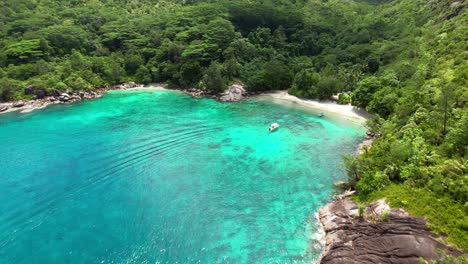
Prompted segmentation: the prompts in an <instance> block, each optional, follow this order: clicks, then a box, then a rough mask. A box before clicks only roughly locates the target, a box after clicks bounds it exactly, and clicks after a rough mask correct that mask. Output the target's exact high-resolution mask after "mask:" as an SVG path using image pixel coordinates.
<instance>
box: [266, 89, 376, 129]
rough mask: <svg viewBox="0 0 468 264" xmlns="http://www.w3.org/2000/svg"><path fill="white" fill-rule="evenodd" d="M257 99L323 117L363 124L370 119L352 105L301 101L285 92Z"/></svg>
mask: <svg viewBox="0 0 468 264" xmlns="http://www.w3.org/2000/svg"><path fill="white" fill-rule="evenodd" d="M258 97H259V98H262V99H266V100H269V101H272V102H274V103H279V104H291V103H292V104H298V105H300V106H303V107H306V108H310V109H312V110H317V111H319V112H323V113H324V115H325V116H330V115H331V116H333V117H337V118H345V119H347V120H350V121H354V122H358V123H364V122H365V121H367V120H369V119H371V118H372V116H371V115H370V114H369V113H367V112H366V111H365V110H363V109H359V108H357V107H355V106H352V105H339V104H337V103H335V102H332V101H322V102H319V101H316V100H309V99H301V98H298V97H296V96H293V95H290V94H288V92H287V91H278V92H271V93H265V94H261V95H259V96H258Z"/></svg>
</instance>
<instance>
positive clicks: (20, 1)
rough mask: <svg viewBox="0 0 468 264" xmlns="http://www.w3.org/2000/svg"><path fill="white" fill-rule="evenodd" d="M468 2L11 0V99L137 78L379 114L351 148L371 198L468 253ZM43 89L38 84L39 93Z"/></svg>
mask: <svg viewBox="0 0 468 264" xmlns="http://www.w3.org/2000/svg"><path fill="white" fill-rule="evenodd" d="M466 5H467V3H466V2H465V1H453V0H441V1H422V0H387V1H377V0H375V1H357V0H356V1H353V0H263V1H242V0H237V1H228V0H224V1H223V0H221V1H214V0H213V1H195V0H194V1H177V0H173V1H169V0H166V1H154V0H139V1H136V0H135V1H123V0H73V1H68V0H67V1H65V0H43V1H39V0H4V1H1V2H0V101H8V100H15V99H22V98H30V97H31V95H30V94H27V93H25V89H24V88H25V87H26V86H28V85H33V86H31V87H34V89H36V90H42V91H44V93H50V94H52V93H54V92H55V91H66V90H73V91H79V90H92V89H94V88H95V87H100V86H106V85H111V84H116V83H121V82H125V81H135V82H139V83H150V82H166V83H168V84H170V85H172V86H175V87H184V88H185V87H196V88H204V87H206V88H207V89H210V90H213V91H221V90H223V89H224V88H226V87H227V85H228V84H229V83H232V82H233V81H237V80H240V81H242V82H244V83H245V84H246V85H247V88H248V89H249V90H251V91H262V90H277V89H289V92H290V93H291V94H294V95H297V96H299V97H305V98H314V99H327V98H329V97H330V96H331V95H333V94H336V93H338V92H342V91H346V92H348V91H349V92H351V98H348V97H347V96H346V95H342V98H340V100H341V101H342V102H345V103H346V102H348V101H349V100H350V99H351V100H352V103H353V104H354V105H356V106H358V107H361V108H365V109H367V110H368V111H369V112H371V113H373V114H374V115H375V117H376V118H375V120H374V121H372V122H370V123H369V127H370V129H371V130H372V131H373V133H375V134H376V135H379V138H378V139H377V140H376V141H375V143H374V144H373V146H372V147H371V148H370V149H369V150H368V151H366V152H365V153H364V154H363V155H361V156H359V157H345V163H346V168H347V171H348V175H349V178H350V182H349V185H350V186H349V187H351V188H355V189H356V190H357V191H358V197H359V199H360V200H362V201H366V200H370V199H373V198H376V197H380V196H386V197H387V198H388V199H389V200H390V202H391V203H392V205H395V206H402V207H405V208H407V209H408V210H409V211H410V212H412V213H415V214H419V215H424V216H426V217H427V218H428V220H429V225H430V226H431V227H432V228H433V230H434V231H436V232H438V233H439V234H444V235H447V236H448V239H447V240H448V242H450V243H453V244H455V245H456V246H458V247H459V248H461V249H463V250H465V251H466V250H467V249H468V225H467V223H468V217H467V214H468V185H467V181H468V174H467V172H468V168H467V166H468V164H467V156H468V110H467V109H466V108H465V104H466V102H467V100H468V82H467V79H468V64H467V58H468V50H467V48H468V45H467V33H466V32H468V29H467V26H468V16H467V11H466ZM29 93H30V92H29Z"/></svg>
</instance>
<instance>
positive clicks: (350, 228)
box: [319, 199, 457, 264]
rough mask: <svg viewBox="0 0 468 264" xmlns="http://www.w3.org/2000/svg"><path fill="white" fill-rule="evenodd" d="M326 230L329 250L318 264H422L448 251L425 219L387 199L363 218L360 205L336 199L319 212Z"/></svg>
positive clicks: (375, 204)
mask: <svg viewBox="0 0 468 264" xmlns="http://www.w3.org/2000/svg"><path fill="white" fill-rule="evenodd" d="M319 219H320V222H321V223H322V225H323V228H324V230H325V233H326V235H325V238H326V249H325V251H324V253H323V254H322V257H321V259H320V260H319V263H321V264H335V263H336V264H338V263H351V264H353V263H356V264H358V263H359V264H360V263H382V264H385V263H392V264H393V263H420V262H419V261H420V258H422V259H424V260H429V259H437V258H438V257H439V255H438V252H437V249H442V250H445V251H446V252H448V253H449V254H457V251H455V250H453V249H450V248H448V247H447V246H445V245H444V244H442V243H441V242H439V241H437V240H436V237H435V236H434V235H433V234H432V233H431V232H430V231H429V230H428V229H427V227H426V225H425V224H426V221H425V219H424V218H422V217H414V216H409V215H408V213H406V212H405V211H404V210H402V209H398V210H394V209H391V208H390V207H389V205H388V204H387V203H386V202H385V200H384V199H381V200H378V201H377V202H374V203H372V204H370V205H369V206H368V207H366V208H365V210H364V215H363V217H362V218H361V217H360V215H359V205H358V203H356V202H353V201H350V200H349V199H342V200H336V201H334V202H332V203H330V204H328V205H326V206H325V207H323V208H322V209H321V210H320V212H319Z"/></svg>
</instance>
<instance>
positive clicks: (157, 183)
mask: <svg viewBox="0 0 468 264" xmlns="http://www.w3.org/2000/svg"><path fill="white" fill-rule="evenodd" d="M272 122H278V123H279V124H280V125H281V127H280V129H279V130H278V131H276V132H274V133H271V134H269V133H268V126H269V125H270V124H271V123H272ZM362 132H363V129H362V128H359V126H355V125H351V124H347V123H343V124H340V123H339V122H329V121H328V120H327V119H326V118H325V119H320V118H316V115H314V114H313V113H311V112H308V111H306V110H304V109H301V108H295V107H294V106H289V107H283V106H279V105H276V104H273V103H270V102H267V101H262V100H259V99H251V100H248V101H244V102H240V103H231V104H229V103H219V102H216V101H214V100H209V99H201V100H196V99H192V98H190V97H188V96H186V95H182V94H180V93H177V92H163V91H115V92H111V93H109V94H107V95H106V96H104V97H103V98H101V99H99V100H96V101H88V102H84V103H79V104H74V105H62V106H52V107H49V108H47V109H45V110H39V111H35V112H33V113H29V114H15V113H9V114H5V115H2V116H0V142H1V144H2V148H1V155H0V263H101V262H104V263H157V262H160V263H176V262H178V263H198V262H199V263H293V262H296V263H310V261H313V260H315V259H316V258H317V257H318V255H319V254H320V251H321V247H320V245H319V244H318V243H317V241H315V240H314V239H313V236H314V234H315V233H316V232H317V230H318V228H319V227H318V223H317V221H316V219H315V218H314V213H315V212H316V211H317V210H318V208H320V207H321V206H322V205H324V204H325V203H326V202H327V201H328V200H329V197H330V195H331V194H332V193H333V188H332V187H333V182H335V181H337V180H339V179H340V178H342V177H343V172H342V169H341V168H340V167H339V166H338V164H339V163H340V162H341V161H340V160H341V158H340V154H341V153H347V152H348V153H349V152H352V151H354V149H355V148H356V146H357V144H358V143H359V142H360V141H361V139H362V134H363V133H362Z"/></svg>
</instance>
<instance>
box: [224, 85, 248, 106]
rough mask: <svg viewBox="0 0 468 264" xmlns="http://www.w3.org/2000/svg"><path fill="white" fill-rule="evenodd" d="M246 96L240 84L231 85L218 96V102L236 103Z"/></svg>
mask: <svg viewBox="0 0 468 264" xmlns="http://www.w3.org/2000/svg"><path fill="white" fill-rule="evenodd" d="M246 95H247V92H246V91H245V89H244V87H242V85H240V84H233V85H231V86H229V88H228V89H227V90H226V91H224V92H223V93H221V94H220V96H219V100H220V101H222V102H236V101H240V100H242V99H243V98H244V97H245V96H246Z"/></svg>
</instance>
